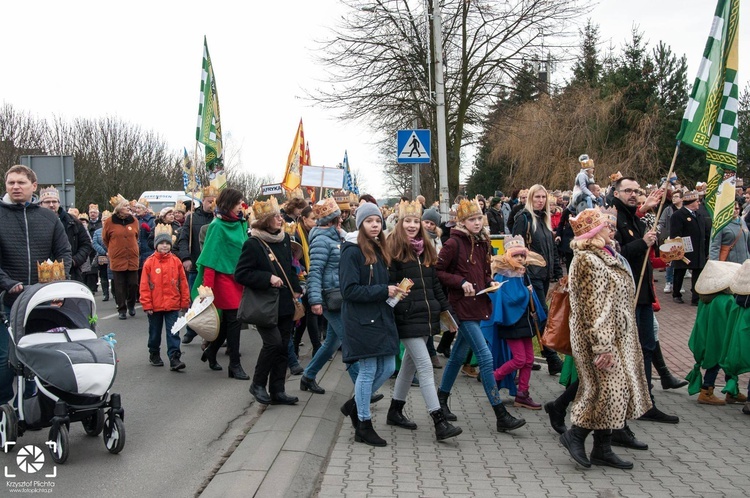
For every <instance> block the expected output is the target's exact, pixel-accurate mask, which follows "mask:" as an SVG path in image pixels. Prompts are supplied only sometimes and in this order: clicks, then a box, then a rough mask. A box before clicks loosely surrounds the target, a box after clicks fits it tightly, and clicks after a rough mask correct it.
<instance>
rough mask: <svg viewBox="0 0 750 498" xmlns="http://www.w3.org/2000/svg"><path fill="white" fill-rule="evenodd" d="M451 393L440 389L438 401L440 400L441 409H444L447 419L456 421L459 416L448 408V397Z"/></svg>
mask: <svg viewBox="0 0 750 498" xmlns="http://www.w3.org/2000/svg"><path fill="white" fill-rule="evenodd" d="M450 395H451V393H447V392H444V391H441V390H440V389H438V401H439V402H440V409H441V410H443V415H445V420H449V421H451V422H455V421H456V420H458V417H456V416H455V415H454V414H453V413H451V410H450V408H448V397H449V396H450Z"/></svg>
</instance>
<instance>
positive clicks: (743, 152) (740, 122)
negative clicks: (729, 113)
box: [737, 83, 750, 188]
mask: <svg viewBox="0 0 750 498" xmlns="http://www.w3.org/2000/svg"><path fill="white" fill-rule="evenodd" d="M737 126H738V130H737V176H739V177H740V178H744V179H745V188H750V83H748V84H747V85H746V86H745V88H744V90H742V93H741V94H740V108H739V113H738V115H737Z"/></svg>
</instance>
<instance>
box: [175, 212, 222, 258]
mask: <svg viewBox="0 0 750 498" xmlns="http://www.w3.org/2000/svg"><path fill="white" fill-rule="evenodd" d="M191 220H192V225H191ZM213 220H214V214H213V213H207V212H206V211H204V210H203V209H202V208H200V207H198V208H197V209H196V210H195V211H193V212H192V213H189V214H188V215H187V216H186V217H185V223H183V224H182V228H181V229H180V235H179V236H178V237H177V256H178V257H179V258H180V261H187V260H188V259H189V260H190V261H192V262H193V269H195V262H196V261H198V256H200V255H201V246H200V243H199V242H198V237H199V236H200V233H201V227H202V226H203V225H208V224H209V223H211V222H212V221H213ZM191 231H192V233H193V236H192V239H191V237H190V232H191Z"/></svg>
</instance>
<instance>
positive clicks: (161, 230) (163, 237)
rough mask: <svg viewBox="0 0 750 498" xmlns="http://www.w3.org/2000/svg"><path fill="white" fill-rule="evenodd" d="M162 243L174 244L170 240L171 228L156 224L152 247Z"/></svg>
mask: <svg viewBox="0 0 750 498" xmlns="http://www.w3.org/2000/svg"><path fill="white" fill-rule="evenodd" d="M162 242H168V243H169V245H172V244H174V241H173V240H172V227H171V226H170V225H166V224H164V223H158V224H157V225H156V227H155V228H154V247H157V246H158V245H159V244H161V243H162Z"/></svg>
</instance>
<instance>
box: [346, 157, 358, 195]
mask: <svg viewBox="0 0 750 498" xmlns="http://www.w3.org/2000/svg"><path fill="white" fill-rule="evenodd" d="M342 167H343V168H344V190H348V191H349V192H351V193H353V194H357V195H359V187H357V182H356V181H355V180H354V177H353V176H352V172H351V170H350V169H349V156H348V155H347V153H346V151H344V163H343V164H342Z"/></svg>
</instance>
